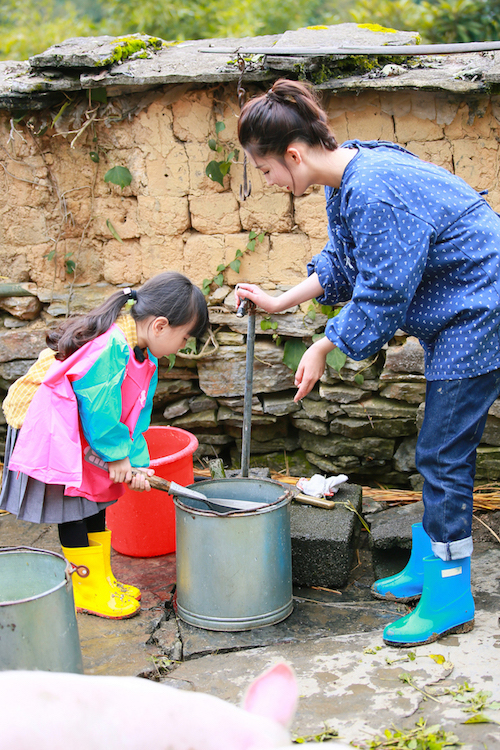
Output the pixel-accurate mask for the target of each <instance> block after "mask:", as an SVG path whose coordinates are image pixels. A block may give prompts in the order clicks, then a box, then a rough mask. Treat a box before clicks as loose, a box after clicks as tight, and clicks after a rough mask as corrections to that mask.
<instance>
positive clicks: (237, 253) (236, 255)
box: [234, 250, 243, 258]
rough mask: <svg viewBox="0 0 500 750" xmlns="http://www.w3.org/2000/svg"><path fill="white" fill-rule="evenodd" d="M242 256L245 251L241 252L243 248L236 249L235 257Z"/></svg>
mask: <svg viewBox="0 0 500 750" xmlns="http://www.w3.org/2000/svg"><path fill="white" fill-rule="evenodd" d="M242 256H243V253H242V252H241V250H236V253H235V254H234V257H235V258H241V257H242Z"/></svg>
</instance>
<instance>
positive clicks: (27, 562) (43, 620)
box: [0, 547, 83, 674]
mask: <svg viewBox="0 0 500 750" xmlns="http://www.w3.org/2000/svg"><path fill="white" fill-rule="evenodd" d="M4 669H30V670H31V669H40V670H44V671H48V672H77V673H79V674H82V673H83V663H82V652H81V648H80V640H79V638H78V626H77V623H76V613H75V603H74V599H73V587H72V583H71V577H70V569H69V566H68V563H67V562H66V560H65V559H64V557H62V555H58V554H56V553H55V552H47V551H46V550H41V549H33V548H31V547H12V548H9V547H6V548H4V549H0V670H4Z"/></svg>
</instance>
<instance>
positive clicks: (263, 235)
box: [257, 232, 266, 242]
mask: <svg viewBox="0 0 500 750" xmlns="http://www.w3.org/2000/svg"><path fill="white" fill-rule="evenodd" d="M265 236H266V233H265V232H261V233H260V234H259V236H258V237H257V239H258V240H259V242H264V237H265Z"/></svg>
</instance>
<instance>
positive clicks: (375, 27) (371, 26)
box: [358, 23, 396, 34]
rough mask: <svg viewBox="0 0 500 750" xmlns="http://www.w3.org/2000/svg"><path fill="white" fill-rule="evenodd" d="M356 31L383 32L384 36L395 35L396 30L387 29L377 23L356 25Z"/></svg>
mask: <svg viewBox="0 0 500 750" xmlns="http://www.w3.org/2000/svg"><path fill="white" fill-rule="evenodd" d="M358 29H367V30H368V31H375V32H383V33H385V34H396V29H388V28H387V27H386V26H381V25H380V24H379V23H358Z"/></svg>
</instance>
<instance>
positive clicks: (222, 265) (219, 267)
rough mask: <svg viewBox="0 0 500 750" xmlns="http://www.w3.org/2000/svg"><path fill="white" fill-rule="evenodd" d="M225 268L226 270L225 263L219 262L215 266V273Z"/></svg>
mask: <svg viewBox="0 0 500 750" xmlns="http://www.w3.org/2000/svg"><path fill="white" fill-rule="evenodd" d="M225 270H226V264H225V263H221V264H220V265H219V266H217V273H220V272H221V271H225Z"/></svg>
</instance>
